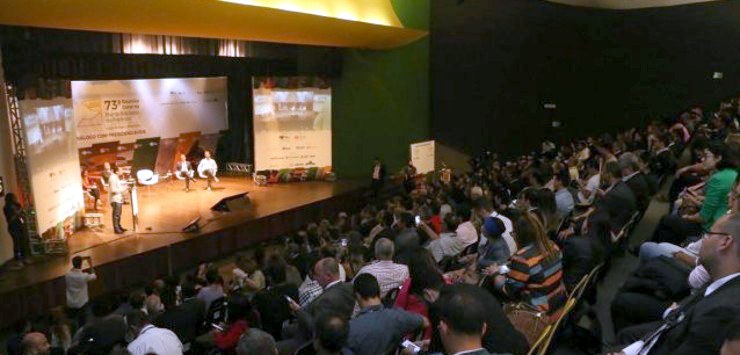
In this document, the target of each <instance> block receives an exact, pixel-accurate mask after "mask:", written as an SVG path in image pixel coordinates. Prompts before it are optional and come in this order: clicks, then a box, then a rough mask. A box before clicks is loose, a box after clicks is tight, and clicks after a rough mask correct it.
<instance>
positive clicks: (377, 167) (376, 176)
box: [370, 158, 385, 197]
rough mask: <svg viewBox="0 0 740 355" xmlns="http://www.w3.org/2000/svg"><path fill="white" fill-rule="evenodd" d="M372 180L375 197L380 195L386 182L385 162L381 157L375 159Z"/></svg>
mask: <svg viewBox="0 0 740 355" xmlns="http://www.w3.org/2000/svg"><path fill="white" fill-rule="evenodd" d="M371 177H372V182H371V185H370V186H371V187H372V189H373V197H378V194H379V193H380V189H382V188H383V183H384V182H385V164H383V163H381V162H380V159H379V158H375V159H373V170H372V174H371Z"/></svg>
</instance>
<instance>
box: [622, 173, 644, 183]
mask: <svg viewBox="0 0 740 355" xmlns="http://www.w3.org/2000/svg"><path fill="white" fill-rule="evenodd" d="M639 173H640V172H639V171H635V172H634V173H632V174H629V175H627V176H624V177H622V181H624V182H627V181H629V179H632V177H633V176H635V175H637V174H639Z"/></svg>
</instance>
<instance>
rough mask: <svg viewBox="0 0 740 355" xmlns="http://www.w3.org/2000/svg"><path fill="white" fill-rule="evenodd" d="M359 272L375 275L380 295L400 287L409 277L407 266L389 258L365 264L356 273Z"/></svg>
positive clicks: (382, 295) (358, 273)
mask: <svg viewBox="0 0 740 355" xmlns="http://www.w3.org/2000/svg"><path fill="white" fill-rule="evenodd" d="M360 274H370V275H373V276H375V278H376V279H378V285H380V297H385V295H386V294H387V293H388V291H390V290H392V289H394V288H399V287H401V285H402V284H403V282H404V281H405V280H406V279H407V278H409V268H408V266H406V265H403V264H396V263H394V262H393V261H390V260H380V261H376V262H374V263H372V264H368V265H365V266H364V267H363V268H362V269H360V271H358V272H357V275H360ZM355 277H357V276H355Z"/></svg>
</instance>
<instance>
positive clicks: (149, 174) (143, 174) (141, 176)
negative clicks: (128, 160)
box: [136, 169, 154, 184]
mask: <svg viewBox="0 0 740 355" xmlns="http://www.w3.org/2000/svg"><path fill="white" fill-rule="evenodd" d="M153 177H154V172H153V171H151V170H149V169H141V170H139V171H137V172H136V180H138V181H139V183H140V184H144V183H146V182H148V181H149V180H151V179H152V178H153Z"/></svg>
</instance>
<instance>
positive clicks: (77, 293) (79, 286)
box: [64, 269, 98, 309]
mask: <svg viewBox="0 0 740 355" xmlns="http://www.w3.org/2000/svg"><path fill="white" fill-rule="evenodd" d="M97 278H98V276H97V275H95V274H93V273H87V272H82V270H80V269H72V270H70V271H69V272H68V273H67V275H65V276H64V282H65V283H66V284H67V307H69V308H74V309H79V308H82V306H84V305H85V304H86V303H87V301H88V300H89V296H88V294H87V283H88V282H90V281H93V280H96V279H97Z"/></svg>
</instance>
